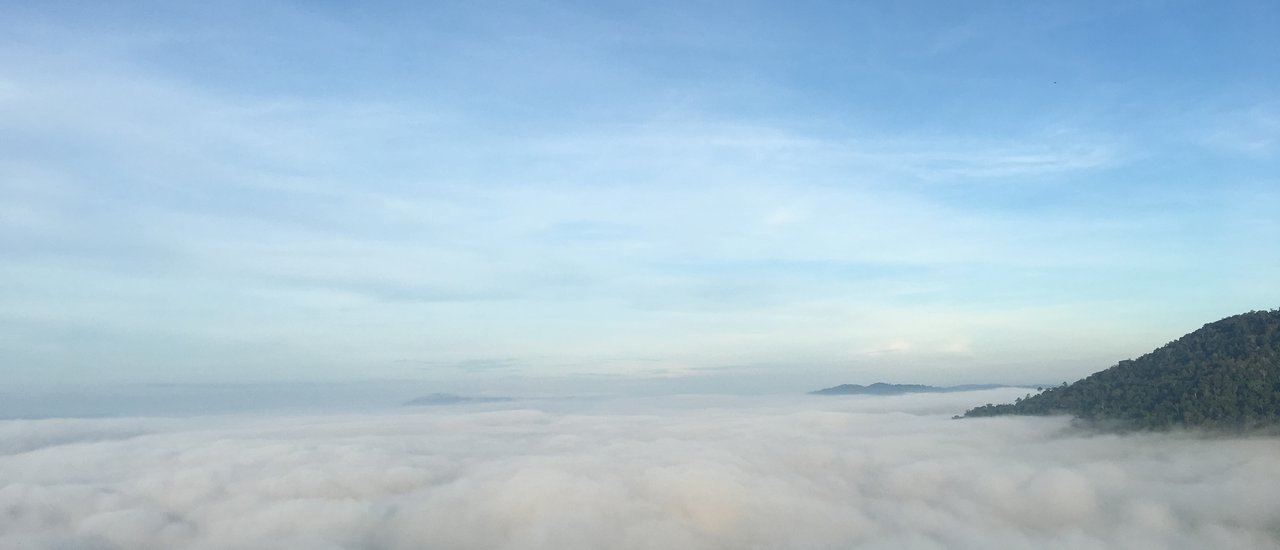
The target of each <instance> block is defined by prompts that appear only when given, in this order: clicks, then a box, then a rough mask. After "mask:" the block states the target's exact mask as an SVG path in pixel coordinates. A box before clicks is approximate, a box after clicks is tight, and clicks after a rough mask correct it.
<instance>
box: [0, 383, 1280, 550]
mask: <svg viewBox="0 0 1280 550" xmlns="http://www.w3.org/2000/svg"><path fill="white" fill-rule="evenodd" d="M1013 393H1014V392H1011V391H1010V390H994V391H991V392H975V393H969V394H947V395H927V396H902V397H889V398H875V397H872V398H864V397H851V398H820V397H812V396H804V397H796V398H786V399H779V398H750V399H747V398H725V397H718V398H711V397H682V398H662V399H647V400H624V401H618V400H615V401H577V402H574V401H562V402H547V403H536V404H534V405H536V406H537V407H538V408H506V409H503V408H499V407H498V406H496V405H493V406H484V407H467V408H462V409H432V410H430V411H420V410H414V411H412V412H407V413H397V414H383V415H360V416H350V415H346V416H312V417H283V416H275V417H243V416H242V417H221V418H215V417H206V418H187V419H172V418H170V419H49V420H20V421H7V422H3V423H0V441H2V442H4V443H3V446H2V447H0V510H3V513H0V548H27V549H53V548H81V549H104V550H105V549H114V548H130V549H147V548H156V549H160V548H164V549H173V548H188V549H214V548H245V549H254V548H262V549H267V548H271V549H280V548H299V549H302V548H306V549H340V548H341V549H401V548H403V549H409V548H415V549H416V548H450V549H471V548H476V549H479V548H485V549H493V548H510V549H542V548H546V549H552V548H554V549H578V548H581V549H593V548H622V549H629V548H687V549H713V548H762V549H763V548H771V549H772V548H805V549H819V548H850V547H858V548H895V549H898V548H920V549H931V548H993V547H994V548H1073V549H1075V548H1126V549H1133V548H1153V549H1154V548H1196V549H1199V548H1274V547H1276V546H1277V545H1278V544H1280V463H1278V462H1277V461H1276V460H1275V457H1276V456H1280V440H1277V439H1274V438H1251V439H1208V438H1203V437H1198V436H1194V435H1187V434H1183V435H1167V434H1166V435H1132V436H1124V437H1121V436H1111V435H1093V434H1088V433H1084V432H1079V431H1076V430H1074V429H1072V428H1071V427H1070V426H1069V425H1068V423H1067V422H1066V421H1065V420H1063V419H1053V418H1048V419H1046V418H996V419H980V420H965V421H953V420H950V415H951V414H954V413H955V412H958V411H959V410H962V409H963V408H964V407H965V406H967V405H970V404H972V403H973V402H974V401H975V400H976V401H986V400H997V399H1007V398H1010V397H1012V396H1013ZM507 405H509V404H503V405H502V406H507ZM527 405H530V403H525V404H523V405H520V404H515V405H512V406H527Z"/></svg>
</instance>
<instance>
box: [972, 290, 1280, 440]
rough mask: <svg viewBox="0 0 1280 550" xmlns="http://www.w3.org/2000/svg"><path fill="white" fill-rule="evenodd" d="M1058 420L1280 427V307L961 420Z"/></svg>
mask: <svg viewBox="0 0 1280 550" xmlns="http://www.w3.org/2000/svg"><path fill="white" fill-rule="evenodd" d="M1054 414H1069V415H1072V416H1074V417H1076V418H1077V419H1080V420H1082V421H1085V422H1089V423H1093V424H1096V425H1107V426H1112V427H1116V428H1121V429H1170V428H1177V427H1207V428H1228V429H1251V428H1258V427H1262V426H1267V425H1276V424H1280V309H1276V310H1264V311H1250V312H1248V313H1242V314H1239V315H1232V316H1230V317H1226V318H1223V319H1220V320H1218V321H1214V322H1212V323H1208V324H1205V325H1204V326H1202V327H1200V328H1199V329H1197V330H1195V331H1193V332H1190V333H1188V334H1186V335H1183V336H1182V337H1180V338H1178V339H1176V340H1174V341H1172V342H1169V343H1167V344H1165V345H1163V346H1161V347H1159V348H1156V349H1155V350H1153V351H1151V352H1150V353H1147V354H1145V355H1142V356H1141V357H1138V358H1137V359H1125V360H1123V361H1120V362H1118V363H1116V364H1115V365H1113V366H1111V367H1110V368H1107V369H1104V370H1101V371H1098V372H1095V373H1093V374H1091V375H1089V376H1087V377H1085V378H1083V379H1081V380H1078V381H1076V382H1075V383H1073V384H1066V383H1065V382H1064V383H1063V385H1061V386H1058V387H1056V388H1050V389H1048V390H1045V391H1043V392H1041V393H1039V394H1036V395H1028V396H1027V397H1026V398H1020V399H1018V400H1017V401H1015V402H1014V403H1011V404H1000V405H993V404H991V403H988V404H986V405H983V406H980V407H975V408H973V409H970V410H968V411H966V412H965V413H964V415H963V417H964V418H972V417H984V416H1004V415H1034V416H1044V415H1054Z"/></svg>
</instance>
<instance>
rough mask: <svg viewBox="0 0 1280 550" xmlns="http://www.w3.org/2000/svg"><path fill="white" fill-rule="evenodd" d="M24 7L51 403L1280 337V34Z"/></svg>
mask: <svg viewBox="0 0 1280 550" xmlns="http://www.w3.org/2000/svg"><path fill="white" fill-rule="evenodd" d="M0 15H2V17H0V33H2V34H3V36H5V37H6V39H5V40H3V41H0V368H2V369H3V371H4V372H3V374H4V376H5V379H6V389H7V391H9V392H11V393H27V392H54V393H57V392H62V391H69V390H68V389H69V388H78V387H81V386H85V385H104V384H105V385H117V386H130V385H136V384H144V383H145V384H178V385H181V384H240V383H247V384H252V383H263V384H268V383H270V384H278V383H292V382H309V383H341V382H348V381H357V380H358V381H366V382H368V381H375V382H377V383H386V384H392V385H397V384H402V385H403V387H406V388H413V389H414V391H417V388H418V387H421V388H424V389H425V388H431V389H433V390H439V391H458V392H480V393H484V392H497V393H499V394H504V393H512V392H517V391H523V392H527V393H535V394H536V393H544V392H545V393H564V392H569V393H572V392H579V391H584V392H591V391H601V389H602V388H606V389H607V388H614V389H617V388H625V389H628V390H629V391H630V390H634V391H681V390H690V391H708V390H717V389H724V390H730V391H748V392H759V391H807V390H810V389H816V388H819V387H825V386H829V385H834V384H836V383H842V382H862V383H867V382H871V381H875V380H887V381H891V382H919V383H932V384H956V383H971V382H1007V383H1025V382H1031V383H1037V382H1049V383H1054V382H1058V381H1062V380H1074V379H1076V378H1079V377H1081V376H1083V375H1085V374H1088V373H1089V372H1092V371H1094V370H1098V369H1100V368H1103V367H1106V366H1108V365H1110V364H1112V363H1114V362H1115V361H1116V360H1119V359H1123V358H1126V357H1134V356H1137V355H1139V354H1141V353H1144V352H1146V351H1148V350H1150V349H1152V348H1154V347H1156V346H1158V345H1161V344H1163V343H1165V342H1167V341H1169V340H1171V339H1173V338H1175V337H1177V336H1179V335H1181V334H1183V333H1185V332H1188V331H1190V330H1192V329H1195V328H1197V327H1198V326H1200V325H1201V324H1202V323H1205V322H1209V321H1212V320H1215V319H1218V318H1220V317H1223V316H1226V315H1230V314H1233V313H1238V312H1241V311H1247V310H1250V309H1264V308H1271V307H1276V306H1277V305H1280V286H1277V285H1276V281H1277V280H1280V246H1278V245H1277V244H1276V243H1278V242H1280V215H1277V212H1280V177H1278V176H1277V175H1278V174H1280V162H1278V158H1280V100H1278V99H1277V98H1280V93H1278V92H1280V71H1277V70H1275V69H1276V68H1277V67H1280V38H1277V36H1276V33H1275V32H1274V30H1275V29H1276V28H1278V27H1280V7H1278V6H1277V5H1276V4H1275V3H1273V2H1264V1H1259V2H1247V1H1246V2H1161V1H1149V2H1036V3H1013V2H970V3H963V4H960V3H941V2H866V3H857V4H856V5H854V3H846V2H801V3H785V4H783V3H758V2H722V3H720V2H652V3H645V4H643V5H626V4H616V3H596V2H542V3H496V2H495V3H490V2H456V3H452V2H430V3H425V5H415V4H413V3H403V4H401V3H362V4H359V5H345V4H341V3H323V2H316V3H278V2H251V3H235V2H227V3H209V4H207V5H206V4H203V3H201V4H194V3H193V4H190V5H174V4H172V3H130V4H127V5H123V6H122V5H111V6H108V5H99V4H96V3H74V2H64V3H58V2H52V3H16V2H9V3H0ZM6 414H10V413H6Z"/></svg>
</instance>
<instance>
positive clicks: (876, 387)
mask: <svg viewBox="0 0 1280 550" xmlns="http://www.w3.org/2000/svg"><path fill="white" fill-rule="evenodd" d="M1009 387H1013V386H1006V385H1003V384H965V385H961V386H925V385H922V384H886V383H884V382H876V383H874V384H871V385H870V386H863V385H861V384H840V385H839V386H833V387H830V388H824V389H821V390H817V391H811V392H809V393H811V394H814V395H902V394H905V393H950V392H959V391H976V390H992V389H996V388H1009Z"/></svg>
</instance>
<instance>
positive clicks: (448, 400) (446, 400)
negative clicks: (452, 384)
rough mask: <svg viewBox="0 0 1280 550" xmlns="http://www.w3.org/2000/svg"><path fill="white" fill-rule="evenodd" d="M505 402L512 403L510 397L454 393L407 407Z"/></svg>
mask: <svg viewBox="0 0 1280 550" xmlns="http://www.w3.org/2000/svg"><path fill="white" fill-rule="evenodd" d="M503 401H511V398H510V397H479V396H467V395H455V394H452V393H433V394H431V395H424V396H422V397H418V398H414V399H411V400H409V401H406V402H405V405H406V406H416V407H421V406H439V405H470V404H474V403H500V402H503Z"/></svg>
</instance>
